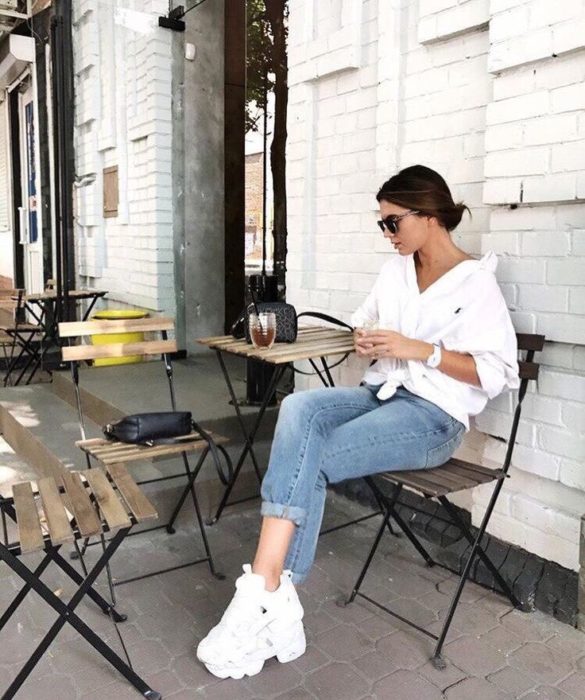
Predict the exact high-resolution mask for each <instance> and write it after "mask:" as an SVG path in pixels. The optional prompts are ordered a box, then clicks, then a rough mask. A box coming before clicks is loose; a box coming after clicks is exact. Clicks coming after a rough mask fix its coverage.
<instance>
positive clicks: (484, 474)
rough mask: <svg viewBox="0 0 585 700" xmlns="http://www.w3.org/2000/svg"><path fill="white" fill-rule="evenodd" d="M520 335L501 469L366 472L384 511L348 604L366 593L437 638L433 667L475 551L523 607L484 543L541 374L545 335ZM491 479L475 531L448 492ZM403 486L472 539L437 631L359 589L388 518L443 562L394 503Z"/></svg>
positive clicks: (454, 463)
mask: <svg viewBox="0 0 585 700" xmlns="http://www.w3.org/2000/svg"><path fill="white" fill-rule="evenodd" d="M517 339H518V350H519V351H520V352H521V354H522V353H525V358H524V360H522V361H520V362H519V366H520V379H521V382H520V388H519V390H518V402H517V405H516V410H515V412H514V418H513V420H512V428H511V431H510V436H509V438H508V442H507V450H506V456H505V458H504V463H503V465H502V468H501V469H489V468H488V467H485V466H482V465H481V464H474V463H472V462H466V461H464V460H461V459H455V458H451V459H450V460H449V461H448V462H446V463H445V464H443V465H441V466H439V467H435V468H433V469H421V470H412V471H400V472H384V473H382V474H376V475H375V476H373V477H367V478H366V481H367V483H368V485H369V486H370V488H371V489H372V490H373V492H374V494H375V496H376V500H377V501H378V503H380V504H381V505H382V508H383V511H384V518H383V520H382V524H381V525H380V528H379V530H378V532H377V534H376V536H375V538H374V543H373V545H372V548H371V549H370V552H369V554H368V557H367V559H366V563H365V564H364V567H363V568H362V570H361V572H360V574H359V576H358V579H357V582H356V584H355V586H354V588H353V591H352V592H351V595H350V596H349V598H348V600H347V603H346V604H349V603H351V602H353V601H354V599H355V597H356V596H360V597H362V598H365V599H366V600H368V601H369V602H370V603H372V604H373V605H375V606H377V607H378V608H380V609H381V610H384V611H385V612H387V613H389V614H390V615H393V616H394V617H396V618H398V619H399V620H401V621H402V622H405V623H406V624H408V625H410V626H411V627H414V628H415V629H417V630H419V631H420V632H422V633H424V634H426V635H427V636H429V637H431V638H432V639H434V640H436V642H437V644H436V646H435V650H434V653H433V656H432V658H431V661H432V663H433V665H434V666H435V668H438V669H444V668H445V667H446V664H445V661H444V660H443V658H442V657H441V650H442V648H443V644H444V642H445V638H446V636H447V632H448V631H449V627H450V626H451V621H452V620H453V615H454V614H455V610H456V609H457V605H458V603H459V599H460V598H461V593H462V592H463V587H464V586H465V582H466V581H467V577H468V576H469V572H470V570H471V566H472V564H473V562H474V560H475V558H476V557H479V558H480V559H481V561H482V562H483V563H484V564H485V566H486V567H487V568H488V569H489V570H490V572H491V573H492V574H493V576H494V579H495V581H497V583H498V585H499V586H500V588H501V592H502V593H504V594H505V595H506V596H507V597H508V598H509V599H510V602H511V603H512V605H513V606H514V607H515V608H520V607H521V603H520V601H519V600H518V599H517V598H516V596H515V595H514V593H513V591H512V590H511V588H510V586H509V585H508V583H507V582H506V581H505V580H504V578H503V577H502V575H501V574H500V572H499V571H498V569H497V567H496V566H495V565H494V563H493V562H492V561H491V560H490V558H489V556H488V555H487V554H486V552H485V550H484V549H483V547H482V545H481V541H482V538H483V536H484V533H485V531H486V528H487V526H488V524H489V520H490V517H491V515H492V512H493V510H494V507H495V505H496V501H497V499H498V496H499V494H500V491H501V489H502V486H503V484H504V480H505V479H506V478H507V477H508V469H509V468H510V464H511V461H512V453H513V451H514V445H515V442H516V433H517V432H518V425H519V423H520V415H521V412H522V401H523V399H524V396H525V394H526V390H527V388H528V382H529V381H531V380H536V379H537V378H538V369H539V366H538V364H537V363H536V362H534V353H535V352H538V351H541V350H542V348H543V347H544V340H545V338H544V336H543V335H530V334H524V333H519V334H517ZM491 481H495V482H496V485H495V488H494V490H493V493H492V496H491V498H490V500H489V503H488V506H487V508H486V511H485V514H484V517H483V519H482V521H481V524H480V526H479V529H478V530H477V532H476V534H475V535H474V534H473V533H472V532H471V531H470V529H469V528H468V527H467V525H466V523H465V522H464V521H463V519H462V518H461V516H460V515H459V513H458V511H457V508H456V507H455V506H453V504H452V503H451V502H450V501H449V500H448V498H447V496H448V495H449V494H450V493H456V492H457V491H463V490H466V489H472V488H474V487H475V486H479V485H480V484H487V483H489V482H491ZM380 484H384V485H390V486H391V494H390V495H387V493H384V492H383V490H382V489H381V488H380ZM405 486H406V488H408V489H412V490H414V491H416V492H418V493H420V494H422V495H423V496H424V497H425V498H431V499H432V498H435V499H437V500H438V501H439V502H440V503H441V504H442V505H443V507H444V508H445V510H446V512H447V513H448V515H449V517H450V518H451V521H452V524H453V525H455V526H456V527H457V528H459V530H460V531H461V533H462V534H463V536H464V537H465V538H466V539H467V541H468V542H469V545H470V550H469V552H468V553H467V559H466V561H465V564H464V566H463V570H462V572H461V575H460V579H459V584H458V586H457V590H456V591H455V594H454V595H453V599H452V600H451V604H450V607H449V611H448V614H447V618H446V620H445V623H444V624H443V628H442V630H441V633H440V635H439V636H437V635H435V634H432V633H431V632H429V631H428V630H426V629H424V628H422V627H420V626H419V625H417V624H415V623H414V622H412V620H408V619H407V618H405V617H402V616H401V615H398V614H397V613H395V612H393V611H392V610H390V609H389V608H387V607H386V606H384V605H382V604H380V603H378V602H377V601H375V600H373V599H372V598H370V597H369V596H367V595H365V594H364V593H361V592H360V587H361V585H362V582H363V580H364V577H365V575H366V572H367V570H368V568H369V566H370V563H371V562H372V559H373V557H374V554H375V552H376V549H377V548H378V545H379V544H380V540H381V539H382V535H383V533H384V530H385V529H386V528H387V527H388V526H389V524H390V518H393V519H394V520H395V521H396V523H397V524H398V526H399V527H400V529H401V530H402V531H403V532H404V534H405V535H406V536H407V537H408V539H409V540H410V541H411V543H412V544H413V545H414V547H415V548H416V549H417V551H418V552H419V553H420V554H421V556H422V557H423V559H424V560H425V562H426V564H427V565H428V566H434V565H435V564H437V565H438V566H443V565H442V564H440V563H439V562H436V561H435V560H434V559H433V558H432V557H431V555H430V554H429V553H428V552H427V550H426V549H425V548H424V547H423V545H422V544H421V542H420V540H419V539H418V538H417V537H416V535H415V534H414V533H413V531H412V529H411V528H410V527H409V525H408V523H407V522H406V521H405V520H404V519H403V518H402V517H401V515H400V514H399V513H398V511H397V509H396V506H397V504H398V498H399V496H400V493H401V491H402V489H403V488H404V487H405ZM443 568H447V567H443Z"/></svg>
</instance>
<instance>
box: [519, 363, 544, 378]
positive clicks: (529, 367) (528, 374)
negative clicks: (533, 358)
mask: <svg viewBox="0 0 585 700" xmlns="http://www.w3.org/2000/svg"><path fill="white" fill-rule="evenodd" d="M518 369H519V375H520V379H538V370H539V369H540V367H539V365H538V364H537V363H536V362H518Z"/></svg>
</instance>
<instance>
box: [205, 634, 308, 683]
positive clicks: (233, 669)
mask: <svg viewBox="0 0 585 700" xmlns="http://www.w3.org/2000/svg"><path fill="white" fill-rule="evenodd" d="M299 625H300V629H299V630H298V632H297V634H296V635H295V637H294V639H293V640H292V641H291V642H289V643H288V644H287V645H286V646H285V647H283V648H282V649H279V650H278V651H276V652H273V653H271V654H270V656H267V657H266V658H265V659H260V660H254V661H250V662H248V663H242V664H241V665H240V666H235V665H230V666H217V665H214V664H208V663H205V661H203V665H204V666H205V668H206V669H207V670H208V671H209V673H211V674H213V675H214V676H216V677H217V678H222V679H225V678H233V679H235V680H240V679H241V678H243V677H244V676H255V675H257V674H258V673H260V671H261V670H262V669H263V668H264V664H265V663H266V661H268V659H271V658H272V657H273V656H276V658H277V659H278V661H279V662H280V663H281V664H287V663H289V662H290V661H294V660H295V659H298V658H299V656H302V655H303V654H304V653H305V651H306V648H307V640H306V638H305V630H304V629H303V624H302V623H299Z"/></svg>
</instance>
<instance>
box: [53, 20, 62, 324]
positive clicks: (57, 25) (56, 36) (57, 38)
mask: <svg viewBox="0 0 585 700" xmlns="http://www.w3.org/2000/svg"><path fill="white" fill-rule="evenodd" d="M60 29H61V18H60V17H53V18H52V19H51V64H52V65H51V71H52V72H51V75H52V86H51V87H52V91H53V130H54V133H53V160H54V163H55V172H54V178H55V226H56V227H57V230H56V232H55V233H56V235H55V244H56V245H55V259H56V265H57V269H56V270H55V278H56V292H57V299H56V301H55V312H56V313H57V315H58V316H59V317H61V308H60V307H61V300H62V298H63V237H62V224H61V222H62V212H61V148H60V121H61V120H60V115H59V102H60V100H61V99H62V96H61V95H60V92H61V86H62V79H61V62H60V61H59V47H60V45H61V31H60Z"/></svg>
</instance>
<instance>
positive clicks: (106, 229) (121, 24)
mask: <svg viewBox="0 0 585 700" xmlns="http://www.w3.org/2000/svg"><path fill="white" fill-rule="evenodd" d="M135 8H136V3H134V2H132V1H131V0H116V2H115V3H113V7H112V3H94V2H89V0H79V2H76V3H74V4H73V9H74V30H73V36H74V41H75V45H74V62H75V96H76V103H75V152H76V175H77V180H78V187H77V189H76V192H77V197H76V203H75V204H76V241H77V251H76V255H77V257H76V260H77V264H78V275H79V280H80V283H81V284H87V285H91V286H93V287H99V288H104V289H107V290H109V294H108V297H109V299H110V300H111V301H112V302H113V303H114V304H115V305H119V304H120V303H122V304H130V305H135V306H140V307H144V308H147V309H152V310H163V311H165V312H168V313H171V314H172V313H174V308H175V300H174V288H173V232H172V209H171V208H172V205H173V199H172V191H171V123H172V121H171V41H172V37H173V33H172V32H169V31H168V30H165V29H159V28H158V26H157V18H158V16H159V15H161V14H165V13H166V12H167V9H168V3H167V2H164V0H148V1H147V2H143V3H141V5H140V10H139V11H137V10H136V9H135ZM113 165H116V166H118V172H119V195H120V203H119V209H118V216H117V217H115V218H104V217H103V205H102V202H103V176H102V172H103V169H104V168H106V167H109V166H113Z"/></svg>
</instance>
